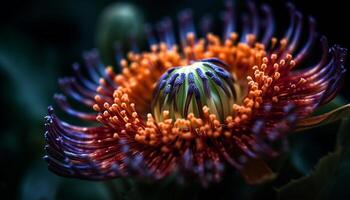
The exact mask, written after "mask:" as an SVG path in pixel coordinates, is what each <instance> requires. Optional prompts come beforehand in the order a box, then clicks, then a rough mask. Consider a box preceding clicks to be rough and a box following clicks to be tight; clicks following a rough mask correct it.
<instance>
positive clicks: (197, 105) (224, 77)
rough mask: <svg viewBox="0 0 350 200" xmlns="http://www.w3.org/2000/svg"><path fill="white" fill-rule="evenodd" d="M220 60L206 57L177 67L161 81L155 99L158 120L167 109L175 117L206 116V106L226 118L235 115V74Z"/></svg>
mask: <svg viewBox="0 0 350 200" xmlns="http://www.w3.org/2000/svg"><path fill="white" fill-rule="evenodd" d="M220 66H225V63H223V62H222V61H220V60H218V59H205V60H201V61H197V62H194V63H192V64H191V65H188V66H181V67H173V68H171V69H169V70H168V71H167V72H165V73H164V74H163V75H162V77H161V78H160V80H159V81H158V83H157V87H156V89H155V93H154V98H153V101H152V112H153V113H152V114H153V116H154V117H155V119H156V121H158V122H159V121H162V120H163V111H165V110H167V111H169V114H170V117H171V118H172V119H178V118H186V117H187V115H188V114H189V113H193V114H194V115H195V117H202V115H203V111H202V108H203V106H207V107H209V109H210V113H212V114H215V115H216V116H217V118H218V119H219V120H221V121H223V120H224V119H225V118H226V117H227V116H228V115H230V114H232V105H233V103H235V102H236V99H237V95H236V90H235V87H234V81H233V78H232V76H231V74H230V73H229V72H228V71H226V70H225V69H223V68H222V67H220Z"/></svg>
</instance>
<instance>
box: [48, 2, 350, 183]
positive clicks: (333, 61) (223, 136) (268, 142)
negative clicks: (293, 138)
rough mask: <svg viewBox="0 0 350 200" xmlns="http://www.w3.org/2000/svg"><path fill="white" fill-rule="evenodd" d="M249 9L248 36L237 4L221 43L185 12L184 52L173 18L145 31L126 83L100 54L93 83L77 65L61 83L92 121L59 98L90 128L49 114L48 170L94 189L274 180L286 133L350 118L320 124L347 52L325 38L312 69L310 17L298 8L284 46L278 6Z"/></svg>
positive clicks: (93, 63) (206, 24)
mask: <svg viewBox="0 0 350 200" xmlns="http://www.w3.org/2000/svg"><path fill="white" fill-rule="evenodd" d="M247 5H248V10H249V13H250V15H247V17H244V18H243V27H242V29H241V30H242V31H241V34H238V33H237V32H236V30H237V29H236V22H235V17H234V11H233V6H232V4H231V3H230V2H229V1H227V3H226V11H225V12H224V15H223V21H224V23H223V26H224V30H223V36H222V37H219V36H217V35H214V34H212V33H210V24H211V23H210V21H211V20H210V19H208V18H206V19H205V20H204V21H202V23H201V31H202V34H201V35H202V37H199V36H198V35H200V34H196V31H195V29H194V25H193V22H192V16H191V12H190V11H188V10H186V11H184V12H182V13H181V14H180V15H179V19H178V20H179V28H180V30H179V43H177V42H176V41H177V40H176V37H175V34H174V32H173V28H172V27H173V26H172V21H171V20H170V19H169V18H166V19H164V20H163V21H162V22H161V23H159V24H158V26H157V27H156V30H157V34H155V33H154V30H153V29H152V28H151V27H149V26H148V27H147V28H146V32H147V36H148V41H149V44H150V50H149V51H145V52H142V53H137V52H129V53H128V55H127V58H126V59H122V60H120V66H121V69H122V72H121V73H120V74H115V73H114V72H113V68H112V67H107V68H105V69H104V67H103V65H102V64H101V61H100V59H99V56H98V53H97V52H96V51H93V52H90V53H88V54H86V55H85V57H84V58H85V62H86V65H85V66H86V69H87V70H86V71H87V73H88V75H89V77H88V78H87V77H85V76H84V73H83V72H82V71H81V69H80V67H79V65H78V64H75V65H74V66H73V69H74V71H75V73H76V76H75V77H73V78H64V79H62V80H60V82H59V84H60V86H61V88H62V90H63V92H64V93H65V94H66V95H68V96H69V97H71V98H72V99H74V100H76V101H78V102H79V103H82V104H84V105H86V106H88V107H90V108H93V110H94V112H90V113H86V112H82V111H78V110H76V109H74V108H72V107H71V106H70V105H69V104H68V101H67V99H66V97H65V96H64V95H55V99H56V101H57V105H58V106H59V107H60V108H61V109H62V110H64V111H65V112H66V113H68V114H70V115H71V116H74V117H76V118H79V119H81V120H82V121H92V123H91V125H90V126H77V125H71V124H69V123H66V122H64V121H63V120H61V119H60V118H58V117H57V115H56V114H55V112H54V109H53V107H52V106H50V107H49V109H48V110H49V111H48V112H49V113H48V115H47V116H46V124H45V125H46V132H45V138H46V142H47V145H46V147H45V149H46V154H47V155H46V156H45V157H44V158H45V160H46V161H47V163H48V166H49V169H50V170H52V171H53V172H55V173H57V174H59V175H62V176H67V177H75V178H81V179H90V180H105V179H112V178H117V177H125V176H136V177H141V178H149V179H153V180H158V179H162V178H164V177H167V176H169V175H171V174H173V173H177V177H178V178H179V179H185V180H187V179H190V178H194V179H196V180H199V181H200V183H202V185H204V186H206V185H208V184H209V183H210V182H218V181H220V180H221V178H222V176H223V174H224V172H225V169H226V168H228V167H232V166H233V167H234V168H236V169H237V170H238V171H239V172H240V173H241V174H242V176H243V177H244V178H245V180H246V181H247V182H248V183H260V182H262V181H265V180H269V179H271V178H273V177H274V173H273V171H272V170H271V169H270V168H269V166H268V165H267V164H266V162H265V161H266V160H268V159H271V158H273V157H276V156H278V155H279V152H280V151H281V150H283V147H284V145H283V144H284V141H285V140H286V135H288V133H290V132H291V131H293V130H300V129H305V128H309V127H313V126H317V125H320V124H321V123H323V122H329V121H332V120H336V119H337V118H338V117H337V116H338V115H337V113H339V112H344V111H348V109H349V106H345V107H343V108H340V109H338V110H336V111H333V112H330V113H326V114H324V115H321V116H311V114H312V113H313V112H314V111H315V110H316V109H317V108H318V107H319V106H321V105H324V104H326V103H327V102H329V101H330V100H332V99H333V98H334V97H335V95H336V94H337V92H338V90H339V88H340V85H341V83H342V81H343V77H344V74H345V71H346V70H345V67H344V58H345V54H346V49H344V48H341V47H339V46H337V45H335V46H333V47H331V48H329V47H328V43H327V40H326V38H325V37H320V38H319V39H320V41H321V42H320V44H319V46H321V47H322V50H323V53H322V55H321V58H320V61H319V62H318V63H317V64H314V65H312V66H309V64H308V62H306V61H310V60H311V59H308V58H310V57H311V56H312V57H314V56H315V55H311V54H312V53H313V52H317V49H316V47H317V44H318V43H316V41H317V40H318V39H317V38H318V36H317V33H316V30H315V21H314V19H313V18H312V17H310V18H309V20H308V26H309V31H307V34H308V38H307V40H306V41H304V42H301V34H302V25H303V17H302V15H301V14H300V13H299V12H298V11H296V10H295V8H294V7H293V6H292V5H289V6H288V7H289V10H290V18H291V20H290V26H289V28H288V29H287V30H286V32H285V35H284V36H283V37H282V39H280V40H278V39H277V38H275V37H273V35H274V33H275V32H274V27H275V23H274V18H273V15H272V11H271V9H270V8H269V7H268V6H266V5H264V6H262V7H261V11H260V10H258V9H257V7H256V6H255V4H253V3H251V2H250V3H248V4H247ZM157 39H159V41H158V40H157ZM118 52H119V53H120V51H118ZM316 56H317V55H316ZM117 57H120V55H119V54H118V55H117ZM96 122H97V123H96Z"/></svg>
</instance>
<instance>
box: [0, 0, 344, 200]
mask: <svg viewBox="0 0 350 200" xmlns="http://www.w3.org/2000/svg"><path fill="white" fill-rule="evenodd" d="M268 1H269V0H268ZM264 2H265V1H264ZM272 2H273V3H274V4H273V5H274V6H276V7H278V5H276V4H277V3H276V1H272V0H271V1H270V3H272ZM8 3H9V5H10V6H9V7H8V8H7V7H6V6H1V8H0V9H1V10H0V14H1V15H2V16H1V23H3V24H1V25H2V26H1V30H0V83H1V84H0V88H1V91H2V96H1V98H0V102H1V114H2V118H3V119H2V130H1V134H0V165H1V171H0V192H1V195H2V196H1V199H28V200H39V199H48V200H50V199H68V200H69V199H128V200H134V199H276V198H277V194H278V197H279V198H280V199H295V198H298V199H350V197H349V193H350V191H349V189H348V186H349V185H350V183H349V180H350V170H349V169H350V148H349V146H350V144H349V142H350V138H349V137H350V135H349V134H348V132H349V131H348V130H349V128H350V120H349V119H348V120H346V121H345V120H343V122H335V123H332V124H328V125H326V126H322V127H317V128H315V129H313V130H305V131H303V132H298V133H295V134H292V135H291V136H290V137H289V150H290V151H289V153H288V154H285V155H283V156H281V158H280V159H278V160H275V161H271V165H272V166H273V167H274V169H275V170H276V172H278V176H277V178H276V180H275V181H273V182H269V183H265V184H263V185H257V186H250V185H246V184H245V183H244V181H243V180H242V178H241V177H240V176H239V175H238V174H237V172H236V171H234V170H233V171H228V172H227V175H226V176H225V178H224V180H223V181H222V182H221V183H218V184H215V185H212V186H210V187H208V188H201V187H200V186H199V185H198V183H190V184H186V185H178V184H177V183H176V181H175V179H176V177H170V178H169V179H166V180H163V181H160V182H147V181H139V180H133V179H120V180H113V181H105V182H89V181H83V180H72V179H67V178H62V177H58V176H56V175H54V174H53V173H51V172H49V171H48V170H47V166H46V163H45V162H44V161H43V160H42V159H41V157H42V156H43V154H44V151H43V146H44V138H43V134H44V133H43V121H44V120H43V117H44V115H45V113H46V108H47V106H48V105H50V104H51V103H52V99H51V97H52V95H53V94H54V93H55V92H58V86H57V78H58V77H60V76H64V75H67V74H68V75H69V74H70V73H71V70H70V65H71V64H72V63H73V62H76V61H79V62H80V61H81V58H80V57H79V56H80V55H81V53H82V51H84V50H88V49H90V48H93V47H95V46H96V47H98V48H99V50H100V51H101V52H102V54H103V55H104V57H103V59H104V61H105V63H107V64H113V63H114V59H115V58H113V56H112V54H109V55H108V52H113V51H112V49H113V46H114V45H115V42H116V41H123V42H125V40H127V39H126V38H127V37H128V36H130V35H133V36H134V37H135V38H136V40H138V41H140V40H142V39H141V38H140V35H142V30H143V25H144V22H145V21H153V22H155V21H156V20H160V19H161V18H163V17H164V16H167V15H169V16H171V17H173V18H176V13H177V12H179V11H180V10H181V9H184V8H186V7H191V8H193V9H194V10H195V11H196V12H195V18H196V19H199V18H200V17H202V16H203V15H204V13H206V12H207V11H211V12H214V13H216V14H218V13H219V9H221V8H222V5H223V4H222V3H217V2H216V1H215V2H214V1H203V0H180V1H162V0H151V1H147V2H145V1H144V0H133V1H127V2H126V1H125V2H119V1H113V0H99V1H96V0H75V1H71V0H62V1H46V0H29V1H25V2H21V1H19V0H14V1H10V2H8ZM318 3H320V2H318ZM325 4H326V6H327V9H328V7H329V6H331V7H332V6H333V7H334V4H332V5H329V4H328V3H325ZM199 5H200V6H199ZM300 5H301V4H300ZM302 5H304V2H303V4H302ZM108 6H109V7H108ZM305 7H306V8H307V6H306V5H305ZM141 8H142V9H141ZM306 8H305V9H306ZM104 9H106V10H105V11H104V12H103V10H104ZM277 10H278V8H277ZM309 10H313V12H319V13H322V10H321V11H315V9H314V6H312V7H310V9H309ZM334 10H335V9H334ZM308 12H309V11H308ZM102 13H104V14H102ZM340 13H341V12H338V13H335V14H340ZM284 14H285V13H283V15H284ZM315 14H316V13H315ZM326 17H327V18H329V16H326ZM320 18H322V17H321V16H320ZM322 19H324V18H322ZM325 24H326V25H327V26H325V25H322V23H321V27H322V26H325V27H326V28H327V27H328V26H330V25H332V26H337V24H336V23H334V24H333V23H332V24H330V23H325ZM94 30H97V31H94ZM324 30H330V31H329V33H327V34H326V35H331V36H334V35H336V33H338V32H336V33H335V32H332V29H324ZM334 30H336V29H334ZM337 30H339V29H337ZM341 33H342V34H345V35H346V31H343V32H341ZM330 38H332V39H338V40H339V38H342V37H330ZM94 39H95V40H94ZM128 42H129V44H130V41H127V42H126V43H128ZM141 42H144V41H141ZM127 45H128V44H127ZM127 45H126V46H127ZM343 95H344V96H347V97H349V93H348V92H343ZM348 101H349V100H348V99H341V98H336V99H335V100H334V101H332V102H331V103H330V104H328V105H326V106H324V107H322V108H321V109H320V110H319V111H318V112H317V113H316V114H320V113H324V112H326V111H329V110H332V109H334V108H337V107H339V106H340V105H343V104H344V103H345V102H348ZM338 129H339V134H338V137H336V134H337V132H338ZM325 155H326V156H325ZM292 179H293V181H292V182H290V183H288V182H289V181H290V180H292ZM274 188H279V189H277V190H276V191H275V190H274Z"/></svg>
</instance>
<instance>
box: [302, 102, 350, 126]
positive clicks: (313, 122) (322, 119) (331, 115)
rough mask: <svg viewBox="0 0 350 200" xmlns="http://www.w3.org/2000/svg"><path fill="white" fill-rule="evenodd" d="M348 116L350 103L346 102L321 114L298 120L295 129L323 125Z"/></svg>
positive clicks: (349, 114)
mask: <svg viewBox="0 0 350 200" xmlns="http://www.w3.org/2000/svg"><path fill="white" fill-rule="evenodd" d="M349 116H350V104H347V105H344V106H342V107H339V108H337V109H334V110H332V111H330V112H327V113H324V114H322V115H317V116H312V117H309V118H306V119H304V120H301V121H299V122H298V123H297V125H296V127H297V128H296V131H302V130H307V129H312V128H315V127H318V126H323V125H325V124H329V123H332V122H335V121H338V120H340V119H342V118H346V117H349Z"/></svg>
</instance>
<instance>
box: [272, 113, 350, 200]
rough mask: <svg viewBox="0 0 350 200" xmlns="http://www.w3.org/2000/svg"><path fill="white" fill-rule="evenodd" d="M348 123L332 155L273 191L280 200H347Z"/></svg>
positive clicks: (349, 166)
mask: <svg viewBox="0 0 350 200" xmlns="http://www.w3.org/2000/svg"><path fill="white" fill-rule="evenodd" d="M349 128H350V120H349V119H347V120H344V121H343V122H342V125H341V128H340V129H339V133H338V141H337V147H336V150H335V152H333V153H330V154H329V155H327V156H325V157H323V158H322V159H321V160H320V161H319V162H318V164H317V165H316V167H315V170H314V171H313V172H311V173H310V174H309V175H308V176H305V177H302V178H300V179H297V180H293V181H291V182H290V183H288V184H287V185H285V186H283V187H281V188H279V189H277V193H278V197H279V199H280V200H288V199H308V200H323V199H350V192H349V189H348V186H349V185H350V147H349V144H350V136H349V131H348V130H349Z"/></svg>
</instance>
